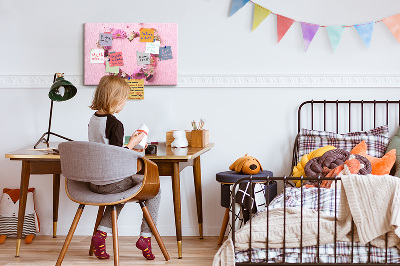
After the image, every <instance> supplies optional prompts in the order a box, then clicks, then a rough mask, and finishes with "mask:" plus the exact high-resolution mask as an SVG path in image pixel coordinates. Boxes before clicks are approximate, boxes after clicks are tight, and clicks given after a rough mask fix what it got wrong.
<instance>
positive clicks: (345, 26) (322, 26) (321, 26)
mask: <svg viewBox="0 0 400 266" xmlns="http://www.w3.org/2000/svg"><path fill="white" fill-rule="evenodd" d="M249 2H251V3H253V4H255V5H258V6H260V5H259V4H257V3H255V2H253V1H252V0H250V1H249ZM260 7H262V6H260ZM262 8H264V9H266V10H269V9H267V8H265V7H262ZM269 12H271V14H273V15H275V16H277V15H279V16H281V15H280V14H277V13H275V12H272V11H271V10H269ZM384 20H385V19H381V20H377V21H373V22H374V23H378V22H383V21H384ZM293 22H300V23H301V22H302V21H297V20H293ZM303 23H308V22H304V21H303ZM368 23H369V22H367V23H360V24H355V25H341V27H344V28H351V27H354V26H356V25H363V24H368ZM308 24H313V23H308ZM319 27H320V28H326V27H330V26H326V25H325V26H324V25H319Z"/></svg>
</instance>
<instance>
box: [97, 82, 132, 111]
mask: <svg viewBox="0 0 400 266" xmlns="http://www.w3.org/2000/svg"><path fill="white" fill-rule="evenodd" d="M129 91H130V87H129V85H128V83H127V82H126V81H125V80H124V79H123V78H120V77H117V76H103V77H102V78H101V79H100V82H99V85H97V88H96V91H95V92H94V96H93V101H92V104H91V105H90V108H91V109H93V110H101V111H104V112H106V113H107V114H113V113H115V111H116V108H117V107H118V105H119V103H120V102H121V101H122V100H124V99H126V98H128V95H129Z"/></svg>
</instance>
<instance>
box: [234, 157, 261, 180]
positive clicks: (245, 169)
mask: <svg viewBox="0 0 400 266" xmlns="http://www.w3.org/2000/svg"><path fill="white" fill-rule="evenodd" d="M229 170H233V171H236V172H238V173H243V174H248V175H256V174H258V172H260V171H262V170H263V169H262V166H261V164H260V162H259V161H258V160H257V159H256V158H254V157H251V156H247V154H246V155H245V156H243V157H240V158H239V159H237V160H236V161H235V162H234V163H233V164H231V166H229Z"/></svg>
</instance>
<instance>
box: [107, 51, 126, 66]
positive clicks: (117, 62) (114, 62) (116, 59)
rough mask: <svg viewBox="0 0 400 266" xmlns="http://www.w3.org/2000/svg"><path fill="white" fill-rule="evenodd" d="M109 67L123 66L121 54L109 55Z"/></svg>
mask: <svg viewBox="0 0 400 266" xmlns="http://www.w3.org/2000/svg"><path fill="white" fill-rule="evenodd" d="M109 55H110V67H114V66H123V65H124V59H123V58H122V52H113V53H110V54H109Z"/></svg>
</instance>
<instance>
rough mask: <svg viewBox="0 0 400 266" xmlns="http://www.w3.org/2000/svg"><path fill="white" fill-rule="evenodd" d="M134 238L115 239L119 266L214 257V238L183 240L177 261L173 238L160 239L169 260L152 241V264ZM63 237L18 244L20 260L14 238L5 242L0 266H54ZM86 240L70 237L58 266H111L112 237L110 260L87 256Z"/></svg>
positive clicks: (195, 262)
mask: <svg viewBox="0 0 400 266" xmlns="http://www.w3.org/2000/svg"><path fill="white" fill-rule="evenodd" d="M137 238H138V237H128V236H121V237H119V242H120V244H119V248H120V251H119V255H120V264H121V266H123V265H160V264H166V265H211V264H212V261H213V258H214V254H215V253H217V250H218V249H219V246H218V245H217V241H218V237H216V236H209V237H204V239H199V238H198V237H183V241H182V249H183V258H182V259H178V249H177V245H176V237H174V236H169V237H168V236H167V237H165V236H164V237H163V241H164V244H165V246H166V248H167V250H168V253H169V255H170V257H171V260H169V261H165V259H164V257H163V255H162V253H161V251H160V248H159V247H158V245H157V242H156V241H155V239H154V238H152V243H151V245H152V249H153V253H154V255H155V256H156V259H155V260H154V261H148V260H146V259H145V258H144V257H143V256H142V252H141V251H140V250H138V249H137V248H136V247H135V243H136V240H137ZM64 240H65V236H58V237H57V238H52V237H51V236H37V237H35V238H34V239H33V242H32V243H31V244H25V242H24V240H23V241H22V244H21V252H20V257H18V258H16V257H15V246H16V239H15V238H7V239H6V241H5V243H4V244H1V245H0V266H3V265H7V266H10V265H37V266H39V265H40V266H42V265H54V264H55V263H56V261H57V258H58V254H59V252H60V250H61V247H62V245H63V244H64ZM89 245H90V237H88V236H74V237H73V238H72V241H71V244H70V246H69V248H68V251H67V254H66V256H65V258H64V261H63V264H62V265H113V263H114V260H113V255H112V252H113V249H112V237H108V238H107V242H106V246H107V253H108V254H110V259H108V260H99V259H97V258H96V257H94V256H93V257H90V256H89V255H88V254H89V253H88V251H89Z"/></svg>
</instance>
